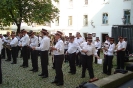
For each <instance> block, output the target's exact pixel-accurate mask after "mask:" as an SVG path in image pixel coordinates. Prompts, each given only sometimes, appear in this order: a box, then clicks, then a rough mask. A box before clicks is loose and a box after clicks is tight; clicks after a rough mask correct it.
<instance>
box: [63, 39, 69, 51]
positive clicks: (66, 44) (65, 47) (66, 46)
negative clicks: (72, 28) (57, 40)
mask: <svg viewBox="0 0 133 88" xmlns="http://www.w3.org/2000/svg"><path fill="white" fill-rule="evenodd" d="M68 44H69V41H64V49H68Z"/></svg>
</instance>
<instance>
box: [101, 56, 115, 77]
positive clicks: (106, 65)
mask: <svg viewBox="0 0 133 88" xmlns="http://www.w3.org/2000/svg"><path fill="white" fill-rule="evenodd" d="M112 60H113V56H108V55H106V56H105V58H104V62H103V72H104V73H106V74H107V73H108V74H111V68H112Z"/></svg>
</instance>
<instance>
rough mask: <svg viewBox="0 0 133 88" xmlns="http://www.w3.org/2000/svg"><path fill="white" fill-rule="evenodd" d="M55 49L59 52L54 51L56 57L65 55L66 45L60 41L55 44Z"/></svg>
mask: <svg viewBox="0 0 133 88" xmlns="http://www.w3.org/2000/svg"><path fill="white" fill-rule="evenodd" d="M55 48H57V50H53V54H54V55H62V54H64V43H63V41H62V40H61V39H58V41H57V43H56V44H55Z"/></svg>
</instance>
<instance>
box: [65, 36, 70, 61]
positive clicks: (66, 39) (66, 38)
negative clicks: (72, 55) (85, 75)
mask: <svg viewBox="0 0 133 88" xmlns="http://www.w3.org/2000/svg"><path fill="white" fill-rule="evenodd" d="M68 44H69V38H68V37H65V41H64V49H65V50H64V53H66V51H67V50H68ZM65 62H68V55H66V54H65Z"/></svg>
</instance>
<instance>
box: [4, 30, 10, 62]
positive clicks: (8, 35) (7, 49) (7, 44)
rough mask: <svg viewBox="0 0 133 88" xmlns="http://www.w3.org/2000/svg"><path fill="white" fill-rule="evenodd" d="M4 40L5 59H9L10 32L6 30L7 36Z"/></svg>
mask: <svg viewBox="0 0 133 88" xmlns="http://www.w3.org/2000/svg"><path fill="white" fill-rule="evenodd" d="M4 42H6V46H7V47H8V48H7V47H6V53H7V60H6V61H11V50H10V49H9V48H10V42H11V36H10V32H7V37H6V38H5V40H4Z"/></svg>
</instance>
